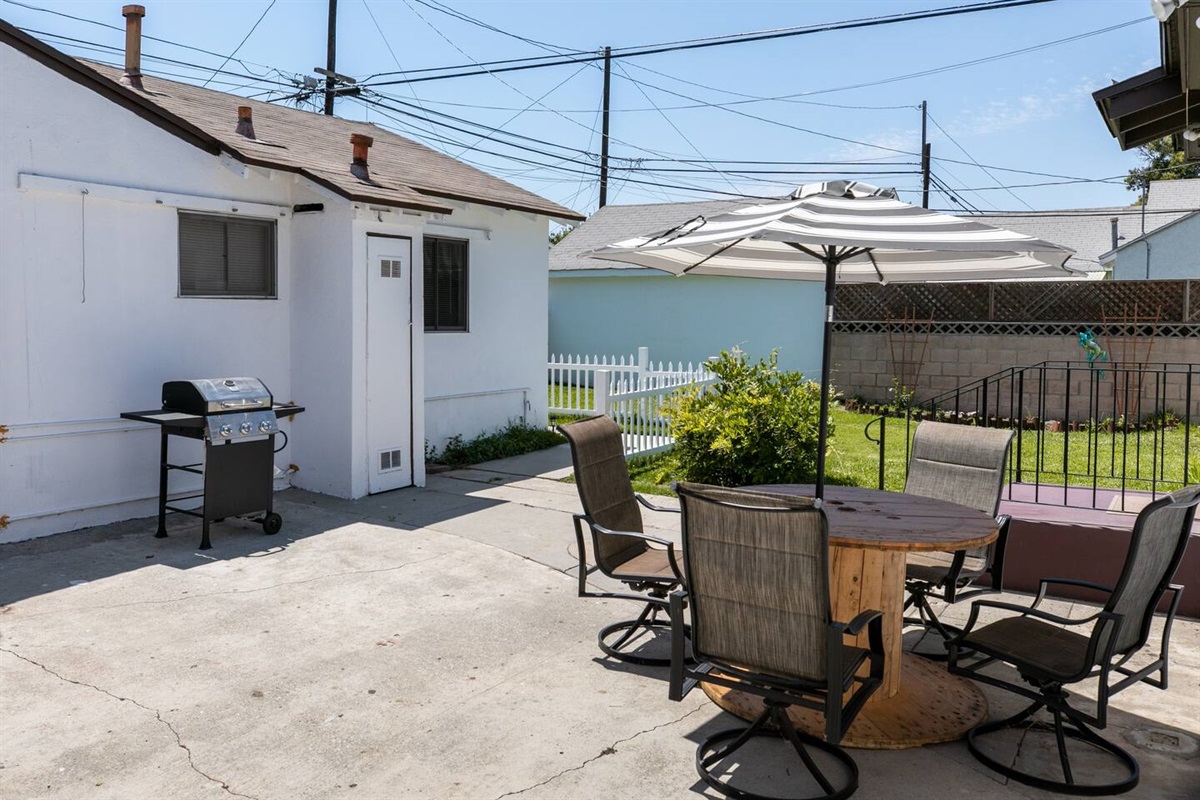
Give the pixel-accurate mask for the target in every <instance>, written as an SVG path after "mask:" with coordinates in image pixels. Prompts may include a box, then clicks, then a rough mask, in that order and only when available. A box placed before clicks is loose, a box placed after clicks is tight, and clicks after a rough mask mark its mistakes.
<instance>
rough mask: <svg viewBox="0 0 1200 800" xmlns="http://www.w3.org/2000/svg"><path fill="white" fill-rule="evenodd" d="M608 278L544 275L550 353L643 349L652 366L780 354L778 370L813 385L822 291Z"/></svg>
mask: <svg viewBox="0 0 1200 800" xmlns="http://www.w3.org/2000/svg"><path fill="white" fill-rule="evenodd" d="M609 272H610V273H611V274H610V275H609V276H608V277H596V276H593V275H591V274H589V273H586V272H577V273H551V276H550V352H552V353H577V354H615V355H619V354H625V353H631V352H634V351H635V350H636V349H637V348H638V347H639V346H644V347H649V348H650V359H651V360H652V361H655V362H657V361H659V360H662V361H667V360H671V361H681V360H682V361H684V362H687V361H691V362H699V361H703V360H704V359H706V358H708V357H709V356H713V355H716V354H717V353H719V352H720V351H721V350H728V349H730V348H732V347H734V346H735V345H736V346H738V347H741V348H742V349H743V350H745V351H746V352H747V353H749V354H750V356H751V357H752V358H765V357H766V356H767V355H769V354H770V352H771V350H772V349H774V348H779V364H780V366H781V367H783V368H785V369H794V370H800V371H802V372H804V374H805V375H807V376H809V377H811V378H814V379H819V378H820V375H821V318H822V309H823V308H824V302H825V301H824V296H825V289H824V284H822V283H819V282H810V281H778V280H762V279H754V278H720V277H713V276H708V275H689V276H684V277H673V276H659V275H655V274H648V273H647V271H646V270H628V271H626V270H620V271H615V272H613V271H609Z"/></svg>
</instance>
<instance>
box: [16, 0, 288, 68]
mask: <svg viewBox="0 0 1200 800" xmlns="http://www.w3.org/2000/svg"><path fill="white" fill-rule="evenodd" d="M4 2H6V3H10V2H12V0H4ZM18 29H19V30H22V31H24V32H25V33H28V34H30V35H33V36H41V37H45V38H50V39H57V40H60V41H63V42H69V43H70V44H71V45H74V46H78V47H87V48H89V49H101V50H106V51H109V52H113V53H123V52H125V51H124V49H123V48H120V47H114V46H112V45H106V44H102V43H100V42H93V41H90V40H88V39H76V38H73V37H71V36H64V35H62V34H61V33H51V32H50V31H39V30H35V29H33V28H20V27H18ZM142 58H143V59H148V60H151V61H161V62H163V63H165V64H174V65H176V66H181V67H188V68H190V69H195V70H202V71H204V72H209V71H213V70H212V67H208V66H204V65H202V64H193V63H191V62H189V61H180V60H179V59H175V58H167V57H166V56H157V55H152V54H150V53H145V52H143V53H142ZM234 60H235V61H237V59H234ZM238 63H241V62H238ZM215 72H216V73H217V74H220V75H231V76H233V77H236V78H242V79H249V80H253V81H258V82H261V83H273V84H276V85H278V86H288V87H293V86H294V85H295V84H293V83H285V82H283V81H277V80H273V79H271V78H268V77H264V76H260V75H247V74H246V73H244V72H231V71H229V70H226V69H218V70H215Z"/></svg>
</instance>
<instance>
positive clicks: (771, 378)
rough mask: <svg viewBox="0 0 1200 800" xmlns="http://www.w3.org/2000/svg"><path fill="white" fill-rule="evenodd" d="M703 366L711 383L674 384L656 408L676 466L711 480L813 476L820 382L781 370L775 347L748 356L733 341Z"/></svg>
mask: <svg viewBox="0 0 1200 800" xmlns="http://www.w3.org/2000/svg"><path fill="white" fill-rule="evenodd" d="M709 366H710V368H711V369H712V371H713V373H714V374H715V375H716V376H717V378H718V380H717V383H716V384H714V385H712V386H709V387H707V388H704V389H700V388H692V389H688V390H684V391H682V392H680V393H679V394H677V395H676V396H674V397H673V398H672V399H671V400H670V401H669V402H668V403H667V404H666V407H665V408H664V411H663V413H664V415H666V417H667V418H668V419H669V420H670V424H671V435H672V436H673V437H675V446H674V448H673V449H672V451H671V452H672V456H673V458H674V460H675V462H676V464H677V465H678V474H679V475H680V476H681V477H682V478H683V479H684V480H689V481H699V482H701V483H712V484H716V485H718V486H747V485H752V484H761V483H809V482H812V481H813V480H815V478H816V474H817V441H818V434H819V426H818V423H819V416H820V403H821V387H820V384H818V383H816V382H815V381H810V380H805V378H804V376H803V375H801V374H800V373H799V372H784V371H781V370H780V369H779V355H778V353H777V352H772V353H771V356H770V358H769V359H767V360H763V359H760V360H759V361H758V363H757V364H751V363H750V362H748V361H747V359H746V354H745V353H743V352H742V351H741V350H739V349H737V348H734V349H733V350H732V351H731V352H727V351H722V352H721V355H720V356H719V357H718V358H717V359H715V360H714V361H713V362H711V363H710V365H709ZM829 433H830V435H832V434H833V429H832V425H831V426H830V431H829Z"/></svg>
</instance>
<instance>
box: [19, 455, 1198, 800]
mask: <svg viewBox="0 0 1200 800" xmlns="http://www.w3.org/2000/svg"><path fill="white" fill-rule="evenodd" d="M568 464H569V454H568V453H567V452H566V451H565V449H564V448H556V449H554V450H550V451H544V452H543V453H538V454H533V455H531V456H527V457H522V458H519V459H510V460H507V461H502V462H492V463H491V464H487V465H482V466H481V467H478V468H475V469H470V470H462V471H458V472H453V473H446V474H443V475H438V476H433V477H431V479H430V481H429V486H428V487H427V488H425V489H406V490H400V491H396V492H391V493H388V494H384V495H377V496H373V497H370V498H367V499H364V500H360V501H355V502H350V501H343V500H337V499H333V498H329V497H324V496H318V495H313V494H307V493H304V492H301V491H297V490H289V491H287V492H285V493H283V494H281V495H279V496H278V501H277V510H278V511H279V512H280V513H281V514H282V515H283V517H284V520H285V524H284V529H283V531H282V532H281V533H280V534H278V535H277V536H275V537H272V538H266V537H264V536H263V535H262V533H261V529H260V528H259V527H258V526H257V525H254V524H251V523H248V522H245V523H244V522H228V523H224V524H221V525H218V526H215V527H214V530H213V542H214V547H213V549H212V550H209V551H205V552H200V551H198V550H196V549H195V548H196V545H197V543H198V540H199V533H198V530H197V526H196V525H195V524H194V523H193V522H192V520H190V519H186V520H184V519H174V520H172V522H173V525H172V527H171V531H172V536H171V537H170V538H168V539H163V540H157V539H154V538H153V537H152V535H151V534H152V532H153V529H154V525H153V521H152V520H133V521H129V522H125V523H120V524H116V525H111V526H106V527H103V528H94V529H89V530H85V531H79V532H76V533H69V534H62V535H58V536H54V537H50V538H47V539H41V540H35V541H31V542H24V543H18V544H12V545H5V546H3V547H0V683H2V685H3V691H2V692H0V720H2V722H0V741H2V742H3V745H0V797H3V798H165V797H170V798H179V799H181V800H183V799H184V798H220V797H249V798H257V799H258V800H267V799H268V798H279V799H280V800H283V799H285V798H286V799H288V800H292V799H293V798H327V797H351V798H472V799H474V798H480V799H481V800H500V798H506V797H521V798H528V799H529V800H533V799H534V798H610V797H632V798H686V797H694V796H696V795H704V796H715V795H713V794H712V793H711V792H705V791H704V790H705V788H706V787H704V785H703V784H702V783H700V782H699V781H698V779H697V776H696V773H695V769H694V766H693V761H694V753H695V746H696V742H697V741H698V739H700V738H702V737H703V736H706V735H707V734H709V733H710V732H712V731H714V730H717V729H720V728H723V727H727V726H729V724H730V723H731V721H732V718H730V717H728V716H727V715H725V714H724V713H723V712H721V711H720V710H719V709H717V707H716V706H715V705H713V704H712V703H710V702H709V701H708V700H707V699H706V698H705V696H704V695H703V694H702V693H701V692H698V691H697V692H693V693H692V694H691V695H689V696H688V697H687V698H686V700H685V701H684V702H682V703H673V702H671V701H669V700H668V699H667V687H666V676H665V674H664V673H665V671H664V670H656V669H645V668H633V667H629V666H626V665H623V664H619V663H615V662H610V661H607V660H605V659H603V658H602V657H601V655H602V654H601V653H600V651H599V650H598V649H597V648H596V645H595V638H594V637H595V632H596V630H597V629H599V628H600V627H601V626H602V625H604V624H605V623H607V622H611V621H613V620H615V619H618V618H620V617H621V615H626V614H628V613H629V610H630V608H631V606H630V604H628V603H622V602H619V601H598V600H585V599H579V598H577V597H576V596H575V585H576V577H575V565H576V560H575V555H574V553H573V548H574V537H573V535H572V528H571V519H570V515H571V514H572V513H574V512H575V511H577V510H578V499H577V497H576V495H575V489H574V487H573V486H571V485H568V484H563V483H559V482H557V481H556V480H555V478H557V477H560V476H561V475H562V474H565V473H566V472H569V470H568V469H566V467H567V465H568ZM652 521H659V520H652ZM662 522H664V523H665V524H667V525H672V524H675V522H676V520H674V519H668V520H662ZM657 532H660V533H664V534H669V533H672V531H671V530H670V528H667V529H666V530H663V531H657ZM1005 599H1010V600H1013V601H1015V602H1022V601H1023V600H1025V598H1023V597H1020V596H1011V597H1008V598H1005ZM1074 606H1076V607H1075V608H1074V613H1075V615H1076V616H1082V615H1084V614H1086V613H1087V609H1086V607H1084V605H1083V604H1074ZM1072 607H1073V604H1071V603H1069V602H1060V603H1055V604H1053V606H1052V610H1056V611H1058V612H1068V611H1071V610H1072ZM966 611H967V609H966V607H965V604H963V607H962V608H957V607H956V608H955V609H953V610H952V611H951V612H950V613H949V614H948V615H947V616H948V619H950V620H952V621H953V620H955V619H961V618H963V617H965V614H966ZM1173 643H1174V645H1173V648H1172V664H1171V689H1170V690H1169V691H1167V692H1162V691H1159V690H1156V689H1153V688H1151V687H1148V686H1137V687H1133V688H1130V689H1128V690H1126V691H1125V692H1123V693H1121V694H1119V695H1117V696H1116V698H1115V699H1114V700H1113V702H1112V705H1111V707H1110V724H1109V727H1108V729H1107V731H1106V733H1105V735H1106V736H1107V737H1109V738H1111V739H1113V740H1116V741H1119V742H1120V743H1121V744H1122V745H1123V746H1125V747H1126V748H1127V749H1128V750H1130V751H1131V752H1132V753H1133V754H1134V755H1135V757H1136V758H1137V759H1138V760H1139V761H1140V763H1141V767H1142V782H1141V785H1140V786H1139V787H1138V788H1137V789H1136V790H1134V792H1132V793H1131V794H1129V795H1126V796H1127V797H1138V798H1163V799H1164V800H1165V799H1166V798H1174V799H1176V800H1183V798H1194V797H1196V796H1197V792H1198V791H1200V790H1198V789H1197V787H1198V786H1200V757H1198V753H1197V736H1198V735H1200V623H1196V622H1194V621H1189V620H1181V621H1180V622H1179V623H1177V625H1176V628H1175V631H1174V634H1173ZM1083 688H1084V690H1085V691H1086V689H1087V687H1083ZM985 691H986V693H987V695H988V698H989V702H990V704H991V708H992V712H993V714H999V713H1004V712H1005V711H1007V710H1008V709H1010V708H1011V709H1015V708H1016V703H1015V702H1014V700H1013V699H1012V698H1011V697H1007V696H1004V695H1003V694H1002V693H1000V692H997V691H993V690H991V689H990V688H989V689H985ZM853 755H854V757H855V759H856V760H857V761H858V764H859V768H860V771H861V789H860V790H859V792H858V794H857V795H856V797H860V798H896V799H897V800H899V799H902V798H941V797H959V796H968V795H969V796H972V797H975V798H986V799H990V798H997V799H999V798H1029V797H1048V796H1050V795H1047V794H1046V793H1043V792H1040V791H1037V790H1034V789H1030V788H1028V787H1025V786H1022V785H1019V784H1006V783H1005V782H1004V781H1003V779H1002V778H1000V777H999V776H997V775H995V774H993V773H991V772H989V771H987V770H986V769H984V768H983V767H982V766H981V765H979V764H978V763H977V762H975V760H974V759H973V758H972V757H971V756H970V754H969V753H968V752H967V749H966V747H965V745H964V744H963V743H961V742H956V743H952V744H945V745H937V746H929V747H923V748H918V749H914V750H904V751H864V750H855V751H853ZM1044 756H1045V753H1041V752H1030V750H1029V748H1026V749H1025V750H1023V751H1022V754H1021V758H1023V759H1024V758H1032V759H1038V758H1043V757H1044Z"/></svg>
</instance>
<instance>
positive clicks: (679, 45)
mask: <svg viewBox="0 0 1200 800" xmlns="http://www.w3.org/2000/svg"><path fill="white" fill-rule="evenodd" d="M1057 1H1058V0H988V2H982V3H974V4H970V5H963V6H950V7H945V8H937V9H930V10H927V11H910V12H905V13H902V14H890V15H886V16H880V17H865V18H860V19H852V20H844V21H842V22H832V23H820V24H815V25H805V26H797V27H793V28H781V29H776V30H772V31H754V32H750V33H738V34H728V35H725V36H719V37H709V38H706V39H690V40H681V41H678V42H667V43H663V44H653V45H639V46H634V47H623V48H614V49H613V50H612V57H613V58H633V57H637V56H648V55H657V54H659V53H672V52H679V51H683V50H696V49H700V48H706V47H719V46H723V45H728V44H743V43H746V42H761V41H767V40H771V39H782V38H789V37H795V36H808V35H811V34H816V33H829V32H831V31H840V30H852V29H857V28H869V27H876V26H879V25H891V24H895V23H900V22H912V21H916V20H923V19H934V18H937V17H950V16H958V15H960V14H974V13H977V12H980V11H1000V10H1004V9H1008V8H1017V7H1020V6H1027V5H1039V4H1042V3H1052V2H1057ZM406 2H407V0H406ZM410 8H411V4H410ZM414 12H415V9H414ZM418 16H420V14H418ZM421 19H422V20H424V17H421ZM464 55H465V54H464ZM552 58H553V57H552V56H543V57H541V59H540V61H541V63H525V64H511V62H510V64H511V65H509V66H504V65H493V64H489V63H486V62H478V63H477V62H472V64H473V66H474V67H475V69H474V70H470V69H469V66H470V65H462V66H454V67H440V68H434V69H429V70H414V71H412V72H409V73H404V74H410V75H411V74H417V73H419V72H432V71H449V72H447V74H442V75H424V76H423V77H416V78H404V79H398V80H393V81H379V82H376V83H374V84H371V85H372V86H390V85H395V84H400V83H419V82H423V81H431V80H444V79H447V78H462V77H469V76H473V75H494V74H496V73H501V72H517V71H520V70H527V69H541V68H543V67H551V66H560V65H563V64H579V63H584V62H591V61H601V60H603V59H604V56H603V55H596V54H592V55H587V56H584V55H579V56H573V57H564V58H560V59H557V60H549V61H547V60H546V59H552ZM525 60H529V61H532V60H533V59H525ZM493 66H495V68H494V69H490V68H489V67H493ZM452 70H459V71H457V72H454V71H452ZM462 70H468V71H465V72H464V71H462ZM389 74H396V73H379V74H378V75H377V76H376V77H383V76H386V75H389Z"/></svg>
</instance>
